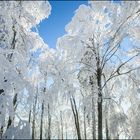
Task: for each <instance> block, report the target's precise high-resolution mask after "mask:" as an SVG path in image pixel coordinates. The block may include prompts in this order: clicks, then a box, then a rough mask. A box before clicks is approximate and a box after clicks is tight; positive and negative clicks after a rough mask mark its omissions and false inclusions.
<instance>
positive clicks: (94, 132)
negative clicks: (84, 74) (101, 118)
mask: <svg viewBox="0 0 140 140" xmlns="http://www.w3.org/2000/svg"><path fill="white" fill-rule="evenodd" d="M92 137H93V139H96V121H95V105H94V101H93V98H92Z"/></svg>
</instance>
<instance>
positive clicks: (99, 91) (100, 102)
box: [97, 67, 103, 139]
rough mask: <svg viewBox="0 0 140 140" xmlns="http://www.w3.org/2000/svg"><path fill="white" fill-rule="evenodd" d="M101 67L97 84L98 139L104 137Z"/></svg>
mask: <svg viewBox="0 0 140 140" xmlns="http://www.w3.org/2000/svg"><path fill="white" fill-rule="evenodd" d="M101 76H102V71H101V68H100V67H98V69H97V84H98V139H102V138H103V134H102V89H101V88H102V85H101Z"/></svg>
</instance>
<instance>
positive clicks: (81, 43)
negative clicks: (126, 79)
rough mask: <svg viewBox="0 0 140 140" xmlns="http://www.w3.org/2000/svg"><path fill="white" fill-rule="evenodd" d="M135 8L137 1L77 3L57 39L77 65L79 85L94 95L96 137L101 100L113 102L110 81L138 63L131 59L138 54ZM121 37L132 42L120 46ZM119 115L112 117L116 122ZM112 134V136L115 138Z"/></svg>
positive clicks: (139, 18)
mask: <svg viewBox="0 0 140 140" xmlns="http://www.w3.org/2000/svg"><path fill="white" fill-rule="evenodd" d="M139 8H140V7H139V2H120V3H115V2H95V1H94V2H92V1H90V2H89V5H88V6H86V5H81V6H80V7H79V9H77V10H76V12H75V15H74V17H73V18H72V21H71V22H70V23H69V24H68V25H67V26H66V31H67V34H66V35H64V36H63V37H61V38H59V40H58V47H59V49H62V50H63V51H64V53H65V54H66V55H67V57H70V58H69V59H70V60H71V59H72V60H73V62H72V63H73V64H75V65H76V66H77V67H78V68H80V70H79V73H78V79H79V81H80V83H81V87H83V88H84V90H87V91H88V92H91V95H92V98H93V99H94V102H95V106H96V111H95V112H96V114H97V115H98V116H97V121H98V123H97V125H98V130H97V129H96V132H98V139H102V138H103V133H104V123H103V122H104V120H105V114H103V112H104V107H105V104H106V102H108V101H109V100H112V101H111V102H113V101H114V102H116V101H115V100H114V99H113V96H114V95H115V94H113V93H112V90H111V89H113V87H112V86H113V84H112V83H113V82H114V81H115V80H117V79H118V77H120V76H123V75H127V74H129V73H131V72H132V71H134V70H136V69H139V64H136V63H134V62H136V61H139V54H140V51H139V45H138V44H139V37H138V30H139V29H140V16H139V14H140V9H139ZM125 39H129V40H131V42H132V46H131V45H129V46H124V45H123V41H125ZM119 82H120V81H119ZM121 84H123V83H122V82H121ZM108 88H109V90H108ZM122 90H123V87H122ZM108 91H109V92H108ZM116 92H117V90H116ZM83 94H85V93H83ZM109 102H110V101H109ZM113 104H114V103H113ZM113 104H112V105H111V106H113ZM114 108H115V109H116V107H114ZM114 113H115V112H114ZM114 115H115V114H114ZM120 115H121V116H122V114H120ZM121 116H120V117H121ZM117 117H119V116H117ZM120 117H119V118H115V119H114V121H116V123H117V121H118V123H119V125H120V124H121V122H120V121H121V120H120ZM106 119H108V118H106ZM119 120H120V121H119ZM108 121H111V120H108ZM111 123H113V122H111ZM114 124H115V123H114ZM107 127H110V126H108V125H107ZM114 127H115V125H114ZM118 127H119V126H118ZM120 127H121V126H120ZM119 129H121V128H119ZM118 131H120V130H118ZM111 135H112V134H111ZM116 135H117V134H116ZM116 135H112V137H114V138H115V137H117V136H116Z"/></svg>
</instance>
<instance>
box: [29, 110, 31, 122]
mask: <svg viewBox="0 0 140 140" xmlns="http://www.w3.org/2000/svg"><path fill="white" fill-rule="evenodd" d="M30 122H31V109H30V112H29V123H30Z"/></svg>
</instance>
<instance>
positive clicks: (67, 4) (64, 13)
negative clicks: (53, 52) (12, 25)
mask: <svg viewBox="0 0 140 140" xmlns="http://www.w3.org/2000/svg"><path fill="white" fill-rule="evenodd" d="M49 2H50V4H51V7H52V11H51V15H50V16H49V18H48V19H45V20H43V21H42V22H41V23H40V24H39V25H38V26H37V28H38V31H39V34H40V36H41V37H42V38H43V40H44V42H45V43H47V44H48V45H49V47H50V48H55V47H56V41H57V38H58V37H61V36H62V35H64V34H65V25H66V24H67V23H69V22H70V21H71V19H72V17H73V16H74V11H75V10H76V9H77V8H78V7H79V6H80V5H81V4H87V3H88V1H83V0H82V1H76V0H75V1H66V0H65V1H64V0H63V1H53V0H51V1H49Z"/></svg>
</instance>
